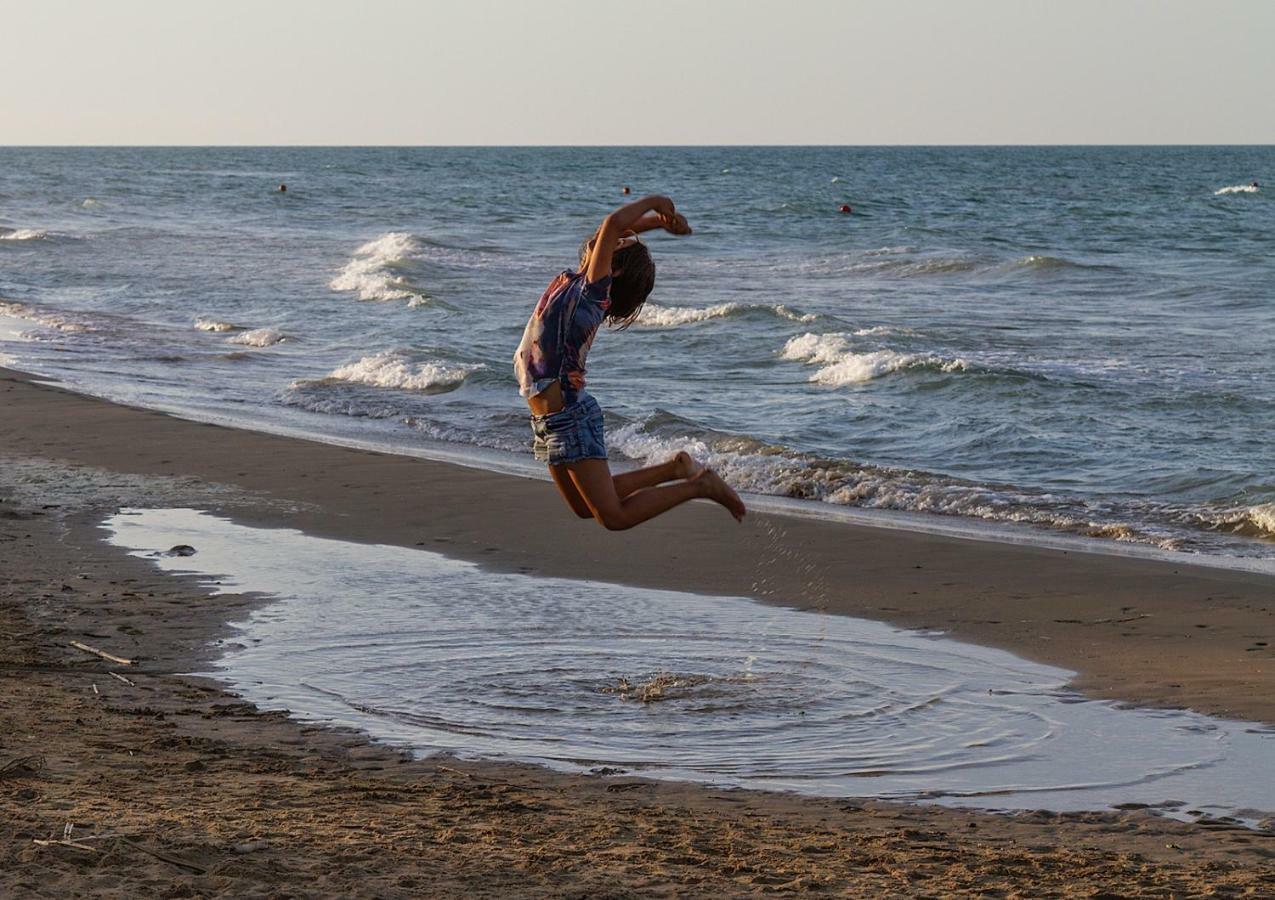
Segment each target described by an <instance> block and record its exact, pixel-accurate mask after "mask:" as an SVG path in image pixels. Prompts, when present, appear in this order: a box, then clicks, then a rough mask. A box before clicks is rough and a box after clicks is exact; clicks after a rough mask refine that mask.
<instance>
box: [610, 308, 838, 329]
mask: <svg viewBox="0 0 1275 900" xmlns="http://www.w3.org/2000/svg"><path fill="white" fill-rule="evenodd" d="M753 311H758V312H766V313H772V314H773V315H776V316H778V317H779V318H781V319H788V320H789V321H792V322H813V321H814V320H815V319H817V318H819V317H818V316H816V315H814V314H802V313H799V312H796V311H794V310H791V309H789V308H788V307H787V306H784V305H783V304H782V303H780V304H768V303H719V304H717V305H715V306H702V307H701V306H662V305H660V304H658V303H647V304H646V305H645V306H643V307H642V312H641V313H640V314H639V315H638V318H637V322H636V323H635V324H636V325H638V326H640V327H644V328H675V327H677V326H678V325H688V324H691V323H694V322H705V321H707V320H709V319H722V318H726V317H728V316H734V315H739V314H741V313H747V312H753Z"/></svg>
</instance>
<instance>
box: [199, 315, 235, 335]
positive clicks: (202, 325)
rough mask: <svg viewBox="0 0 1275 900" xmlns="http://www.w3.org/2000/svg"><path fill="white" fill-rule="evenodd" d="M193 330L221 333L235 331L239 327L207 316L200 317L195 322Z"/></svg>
mask: <svg viewBox="0 0 1275 900" xmlns="http://www.w3.org/2000/svg"><path fill="white" fill-rule="evenodd" d="M195 328H197V329H198V330H199V331H211V332H215V333H220V332H223V331H237V330H238V328H239V326H238V325H236V324H234V323H233V322H223V321H221V320H220V319H213V318H210V317H208V316H200V317H199V318H198V319H196V320H195Z"/></svg>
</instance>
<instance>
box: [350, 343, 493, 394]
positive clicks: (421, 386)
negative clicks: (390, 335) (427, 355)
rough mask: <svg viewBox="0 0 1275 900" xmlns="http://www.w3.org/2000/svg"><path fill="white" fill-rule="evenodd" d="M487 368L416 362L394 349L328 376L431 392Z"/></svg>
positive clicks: (358, 361)
mask: <svg viewBox="0 0 1275 900" xmlns="http://www.w3.org/2000/svg"><path fill="white" fill-rule="evenodd" d="M482 368H484V366H482V365H480V364H465V363H443V362H436V361H426V362H413V361H412V360H411V359H409V358H408V357H406V356H405V355H403V354H402V353H399V352H397V351H394V350H385V351H382V352H380V353H377V354H374V355H372V356H365V357H363V358H362V359H360V360H357V361H356V362H352V363H347V364H346V365H343V366H339V367H338V368H336V369H333V370H332V371H331V372H330V373H329V374H328V376H327V378H328V379H330V380H334V381H348V382H351V383H354V384H365V385H368V386H370V387H384V388H395V389H398V390H403V391H428V390H431V389H437V388H440V387H455V386H458V385H460V384H461V383H462V382H463V381H464V380H465V379H466V378H467V377H468V376H469V374H470V373H471V372H475V371H478V370H479V369H482Z"/></svg>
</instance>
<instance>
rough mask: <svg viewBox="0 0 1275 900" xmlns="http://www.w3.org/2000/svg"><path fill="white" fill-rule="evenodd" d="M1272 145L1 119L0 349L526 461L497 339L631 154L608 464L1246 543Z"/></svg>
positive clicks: (605, 388)
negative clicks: (654, 465) (626, 261)
mask: <svg viewBox="0 0 1275 900" xmlns="http://www.w3.org/2000/svg"><path fill="white" fill-rule="evenodd" d="M1272 178H1275V147H1269V146H1265V147H664V148H661V147H640V148H619V147H610V148H585V147H571V148H552V147H536V148H508V147H501V148H494V147H493V148H443V147H429V148H406V147H403V148H398V147H392V148H350V147H342V148H317V147H316V148H291V147H288V148H284V147H277V148H222V147H218V148H35V147H32V148H0V362H2V363H3V364H5V365H8V366H11V367H14V368H17V369H22V370H25V371H28V372H33V373H37V374H39V375H41V376H44V377H45V378H47V379H49V380H52V381H55V382H57V383H60V384H63V385H65V386H68V387H70V388H71V389H74V390H77V391H82V392H84V393H87V394H92V395H95V396H101V397H106V398H109V399H112V400H118V401H122V402H125V403H130V404H134V405H138V406H142V407H148V408H153V409H158V410H164V411H168V412H172V413H175V414H178V415H182V416H186V417H189V418H192V419H197V420H204V421H215V422H223V423H228V424H233V425H236V426H238V427H244V428H253V429H261V430H266V431H276V432H284V433H291V434H302V435H306V436H310V437H313V438H317V439H319V440H326V441H334V442H341V443H357V444H358V445H360V446H373V447H379V448H382V449H385V450H387V451H389V452H410V453H417V454H422V455H426V456H430V455H433V456H438V457H440V458H450V459H456V460H461V461H465V462H468V463H470V464H473V465H481V466H495V467H506V468H514V469H518V468H522V469H526V470H531V469H532V468H533V467H534V465H535V464H534V462H533V460H532V459H531V456H530V446H529V441H530V432H529V429H528V425H527V419H526V409H525V406H524V404H523V403H522V401H521V399H520V398H519V396H518V392H517V386H516V383H515V381H514V377H513V372H512V368H511V358H512V355H513V352H514V348H515V347H516V345H517V343H518V341H519V338H520V337H521V333H522V329H523V325H524V324H525V322H526V319H527V316H528V314H529V313H530V311H531V309H532V307H533V306H534V304H535V302H536V300H537V299H538V297H539V296H540V294H541V292H542V291H543V289H544V288H545V286H546V285H547V284H548V282H549V281H550V280H551V279H552V278H553V277H554V276H555V275H556V274H557V273H558V272H560V271H562V270H563V269H566V268H572V267H574V265H575V263H576V260H577V248H578V247H579V245H580V243H581V241H582V240H584V239H585V238H586V237H588V236H589V234H590V233H591V231H592V230H593V229H594V228H595V227H596V225H597V224H598V222H599V221H600V220H601V218H602V217H603V216H604V215H605V214H606V213H608V212H609V211H610V210H611V209H613V208H614V207H616V206H617V205H619V204H620V203H622V202H624V201H625V199H626V197H625V196H624V195H623V193H622V191H623V189H624V188H625V187H628V188H629V189H630V190H631V197H636V196H641V195H643V194H647V193H656V192H658V193H664V194H668V195H669V196H671V197H672V198H673V200H674V201H675V203H676V204H677V207H678V209H679V210H680V211H681V212H683V213H684V214H685V215H686V216H687V217H688V219H689V221H690V223H691V225H692V227H693V228H694V234H693V235H692V236H690V237H686V238H674V237H671V236H667V235H658V234H651V235H648V236H647V237H648V243H649V245H650V247H651V250H652V254H653V256H654V259H655V261H656V265H657V268H658V275H657V281H656V287H655V291H654V293H653V294H652V296H651V298H650V300H649V302H648V303H647V305H646V307H645V309H644V311H643V313H642V315H641V317H640V319H639V320H638V321H637V323H636V324H635V325H634V326H633V327H631V328H629V329H628V330H625V331H603V332H602V333H600V335H599V337H598V340H597V341H596V343H595V344H594V347H593V351H592V353H591V355H590V358H589V366H588V379H589V389H590V391H591V392H592V393H594V394H595V395H596V396H597V397H598V398H599V400H600V402H601V404H602V406H603V407H604V409H605V410H606V424H607V435H608V445H609V452H610V453H611V455H612V457H613V459H614V461H615V462H616V464H617V465H618V464H622V463H624V462H626V461H635V462H645V461H654V460H660V459H662V458H665V457H667V456H668V455H669V454H671V453H672V452H674V451H675V450H678V449H688V450H690V451H691V452H693V453H694V454H695V455H697V456H698V457H700V458H701V459H703V460H705V461H707V462H710V463H711V464H712V465H714V466H716V467H717V468H718V469H719V470H720V471H721V472H722V474H723V475H724V476H725V477H726V478H727V479H728V480H729V481H731V483H733V484H734V485H735V486H736V487H737V488H739V489H740V490H742V491H746V492H749V493H751V494H752V495H754V496H755V497H757V496H767V497H771V498H785V500H786V501H787V502H788V503H789V504H790V505H793V506H794V507H795V508H800V509H807V510H838V509H840V510H855V511H859V512H862V513H864V514H879V515H880V516H882V517H883V518H889V517H890V516H892V515H900V514H906V515H907V516H910V517H911V518H910V519H909V521H914V522H923V523H924V522H934V523H939V522H942V523H952V524H959V525H962V526H971V527H977V526H981V525H990V526H994V527H996V528H998V529H1001V530H1002V531H1004V530H1009V531H1010V532H1012V534H1013V535H1014V536H1015V539H1021V540H1025V541H1031V540H1036V539H1046V538H1049V537H1050V536H1059V535H1068V536H1078V537H1081V538H1088V539H1091V540H1093V541H1095V542H1097V543H1098V544H1101V545H1103V546H1110V547H1117V546H1128V547H1141V548H1150V549H1153V550H1155V551H1157V552H1161V551H1167V552H1170V553H1177V554H1183V555H1187V554H1192V555H1195V556H1196V557H1197V558H1200V559H1205V558H1207V559H1208V560H1211V561H1214V562H1221V563H1226V562H1228V561H1236V562H1243V563H1249V564H1256V565H1260V566H1267V565H1270V564H1272V562H1273V561H1275V440H1273V436H1275V252H1273V250H1275V241H1273V238H1275V204H1273V203H1272V202H1271V196H1272V194H1271V191H1275V188H1271V189H1270V190H1268V189H1267V188H1266V187H1265V186H1264V184H1265V182H1266V181H1267V180H1269V179H1272ZM1255 183H1256V184H1255ZM280 184H286V186H287V190H286V192H281V191H279V185H280ZM631 197H629V198H627V199H631ZM843 205H845V206H848V207H850V210H851V211H850V212H843V211H842V206H843ZM2 418H3V417H2V415H0V419H2ZM405 487H406V486H405Z"/></svg>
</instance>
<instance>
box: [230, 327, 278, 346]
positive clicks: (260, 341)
mask: <svg viewBox="0 0 1275 900" xmlns="http://www.w3.org/2000/svg"><path fill="white" fill-rule="evenodd" d="M219 324H220V323H219ZM214 330H216V329H214ZM287 339H288V338H287V336H286V335H284V334H283V333H282V332H280V331H279V330H277V329H275V328H254V329H252V330H251V331H245V332H243V333H242V334H236V335H235V336H234V337H228V338H226V343H228V344H241V345H243V346H245V347H269V346H271V345H273V344H278V343H280V342H282V341H286V340H287Z"/></svg>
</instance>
